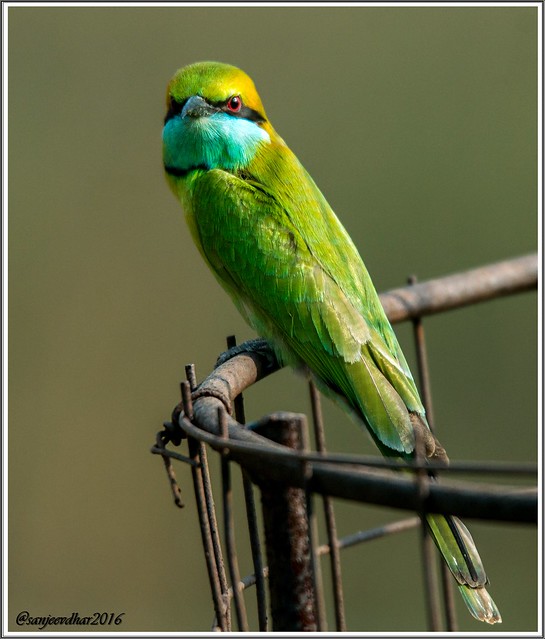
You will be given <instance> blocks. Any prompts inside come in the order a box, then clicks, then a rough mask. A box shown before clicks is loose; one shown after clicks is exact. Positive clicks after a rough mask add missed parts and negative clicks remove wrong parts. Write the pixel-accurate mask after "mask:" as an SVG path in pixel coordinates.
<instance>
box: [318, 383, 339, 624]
mask: <svg viewBox="0 0 545 639" xmlns="http://www.w3.org/2000/svg"><path fill="white" fill-rule="evenodd" d="M309 391H310V404H311V409H312V423H313V425H314V437H315V439H316V450H317V451H318V452H319V453H322V454H325V453H326V446H325V429H324V420H323V415H322V406H321V402H320V394H319V392H318V389H317V388H316V384H315V383H314V382H313V381H312V380H311V381H310V382H309ZM322 500H323V506H324V515H325V525H326V531H327V540H328V542H329V548H330V549H331V551H330V553H329V554H330V567H331V580H332V589H333V604H334V607H335V627H336V630H337V631H338V632H345V631H346V616H345V612H344V593H343V582H342V574H341V553H340V550H339V540H338V538H337V524H336V521H335V511H334V508H333V500H332V499H331V497H330V496H329V495H322Z"/></svg>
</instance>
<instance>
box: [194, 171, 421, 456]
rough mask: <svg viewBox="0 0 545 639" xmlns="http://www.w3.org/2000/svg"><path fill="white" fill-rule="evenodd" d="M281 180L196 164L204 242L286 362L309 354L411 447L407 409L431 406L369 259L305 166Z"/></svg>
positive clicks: (329, 379) (370, 421)
mask: <svg viewBox="0 0 545 639" xmlns="http://www.w3.org/2000/svg"><path fill="white" fill-rule="evenodd" d="M295 168H297V169H299V170H300V171H303V172H304V169H302V167H300V165H298V167H295ZM302 180H303V181H304V188H303V189H301V182H302ZM282 183H283V184H284V186H285V188H284V190H283V191H282V190H280V191H278V190H277V189H275V192H274V195H273V194H272V193H271V192H270V191H269V190H268V189H267V188H266V187H265V186H263V182H259V183H258V182H254V181H252V180H248V179H244V180H242V179H240V178H238V177H235V176H233V175H232V174H230V173H226V172H224V171H220V170H212V171H207V172H204V171H203V172H198V175H196V176H195V178H194V180H193V184H192V196H193V197H192V202H193V214H194V220H195V223H196V227H197V231H198V236H199V240H200V244H201V246H200V248H201V251H202V252H203V254H204V256H205V258H206V259H207V260H208V262H209V264H210V266H211V267H212V270H213V271H214V273H215V274H216V276H217V278H218V279H219V281H220V283H221V284H222V285H223V286H224V287H225V288H226V290H227V291H228V292H229V293H230V294H231V296H232V298H233V300H234V301H235V303H236V304H237V306H238V308H239V309H240V311H241V312H242V314H243V315H244V316H246V318H247V319H248V321H249V323H250V324H251V325H252V326H253V327H254V328H255V329H256V330H257V331H258V332H259V333H260V334H262V335H263V336H264V337H267V338H272V339H273V341H274V342H275V343H276V345H277V346H278V348H279V349H280V352H281V355H282V357H283V358H284V359H285V360H287V362H288V363H290V364H295V365H297V364H298V363H301V362H304V363H305V364H306V365H307V366H308V367H309V368H310V369H311V371H312V372H313V373H314V374H315V375H316V376H317V378H318V379H319V380H320V382H321V383H322V385H325V386H327V388H329V389H331V390H332V391H333V392H334V393H337V394H340V395H341V396H342V397H343V398H344V399H345V400H346V401H347V402H348V404H349V406H350V407H351V408H352V409H353V410H354V411H355V412H356V413H357V414H358V415H359V416H360V417H361V418H362V419H363V421H364V422H365V423H366V424H367V425H368V426H369V427H370V429H371V433H372V434H373V435H374V437H375V439H376V440H377V443H379V445H380V444H382V445H384V446H386V447H387V448H388V449H390V450H393V451H397V452H399V453H401V454H410V453H411V452H412V451H413V449H414V433H413V426H412V423H411V419H410V416H409V411H411V412H415V413H418V414H420V415H422V416H423V415H424V409H423V407H422V404H421V401H420V399H419V396H418V392H417V390H416V387H415V384H414V381H413V379H412V377H411V374H410V372H409V369H408V366H407V363H406V361H405V358H404V357H403V354H402V352H401V349H400V347H399V344H398V342H397V339H396V337H395V334H394V333H393V330H392V329H391V327H390V324H389V322H388V320H387V318H386V316H385V315H384V311H383V310H382V307H381V305H380V302H379V300H378V296H377V294H376V292H375V290H374V288H373V285H372V282H371V280H370V278H369V275H368V274H367V271H366V270H365V267H364V265H363V262H362V261H361V258H360V256H359V254H358V252H357V250H356V248H355V247H354V245H353V243H352V241H351V240H350V238H349V236H348V234H347V233H346V231H345V230H344V228H343V227H342V225H341V224H340V222H339V221H338V219H337V218H336V217H335V215H334V213H333V212H332V211H331V209H330V208H329V206H328V205H327V202H326V201H325V199H324V198H323V196H322V195H321V193H320V192H319V190H318V189H317V187H316V186H315V185H314V183H313V182H312V180H311V178H310V177H309V176H308V175H307V174H306V172H304V173H303V174H301V173H299V175H298V179H297V180H296V184H297V186H298V189H297V191H296V190H295V189H291V191H290V188H289V187H290V181H289V179H286V180H283V181H282ZM424 419H425V418H424ZM382 448H383V447H382V446H381V449H382ZM383 452H384V451H383Z"/></svg>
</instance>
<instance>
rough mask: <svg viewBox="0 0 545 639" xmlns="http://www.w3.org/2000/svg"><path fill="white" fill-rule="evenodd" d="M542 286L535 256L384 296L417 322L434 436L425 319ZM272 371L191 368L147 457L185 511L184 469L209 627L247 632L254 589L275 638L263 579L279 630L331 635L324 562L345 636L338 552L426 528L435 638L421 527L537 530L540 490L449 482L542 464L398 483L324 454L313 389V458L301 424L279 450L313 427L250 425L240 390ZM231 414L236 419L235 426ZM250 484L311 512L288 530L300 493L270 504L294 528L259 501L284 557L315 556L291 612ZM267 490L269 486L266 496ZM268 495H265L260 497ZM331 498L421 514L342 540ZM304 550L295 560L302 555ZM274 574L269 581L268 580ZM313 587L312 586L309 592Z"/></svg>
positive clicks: (448, 620) (395, 312) (249, 354)
mask: <svg viewBox="0 0 545 639" xmlns="http://www.w3.org/2000/svg"><path fill="white" fill-rule="evenodd" d="M536 286H537V256H535V255H529V256H525V257H522V258H517V259H513V260H507V261H504V262H500V263H497V264H493V265H489V266H485V267H481V268H478V269H473V270H471V271H467V272H465V273H460V274H456V275H452V276H449V277H445V278H440V279H436V280H430V281H428V282H423V283H417V282H416V278H415V277H411V278H409V286H407V287H404V288H402V289H396V290H394V291H389V292H387V293H384V294H382V295H381V296H380V297H381V301H382V303H383V306H384V308H385V310H386V313H387V315H388V317H389V319H390V321H391V322H393V323H394V322H400V321H404V320H410V321H411V322H412V324H413V331H414V339H415V346H416V354H417V365H418V375H419V382H420V390H421V393H422V398H423V402H424V405H425V407H426V412H427V416H428V421H429V422H430V426H431V427H432V428H433V409H432V396H431V384H430V374H429V369H428V364H427V355H426V343H425V335H424V328H423V324H422V319H421V318H422V317H423V316H425V315H429V314H432V313H439V312H444V311H446V310H449V309H452V308H459V307H462V306H466V305H468V304H475V303H477V302H481V301H485V300H489V299H493V298H497V297H501V296H505V295H512V294H515V293H519V292H523V291H527V290H532V289H535V288H536ZM234 346H235V341H234V338H233V337H230V338H228V348H232V347H234ZM243 346H244V345H243ZM273 359H274V358H273ZM277 368H278V366H277V364H276V363H275V362H274V361H272V360H271V358H270V357H267V356H264V355H263V353H260V352H259V351H252V350H249V351H244V349H243V348H242V350H241V352H240V354H238V355H236V356H235V357H233V358H232V359H229V360H228V361H227V362H225V363H224V364H222V365H221V366H219V367H218V368H216V370H215V371H214V372H213V373H212V374H211V375H209V376H208V377H207V378H206V380H204V382H202V383H201V384H200V385H199V386H198V387H197V384H196V375H195V370H194V367H193V366H188V367H186V377H187V381H186V382H183V383H182V402H181V403H180V405H179V406H178V407H177V409H175V411H174V413H173V421H172V423H165V429H164V430H163V431H162V432H161V433H159V434H158V436H157V440H156V444H155V445H154V446H153V447H152V452H153V453H155V454H159V455H161V457H162V459H163V461H164V464H165V469H166V471H167V477H168V480H169V484H170V487H171V490H172V493H173V497H174V499H175V503H176V504H177V505H178V506H180V505H182V502H181V493H180V490H179V488H178V485H177V483H176V479H175V476H174V470H173V468H172V466H171V460H177V461H182V462H185V463H188V464H190V466H191V472H192V477H193V485H194V492H195V499H196V504H197V511H198V516H199V523H200V530H201V535H202V541H203V549H204V554H205V558H206V563H207V570H208V575H209V581H210V587H211V594H212V600H213V604H214V612H215V619H214V622H213V624H212V628H213V629H214V630H219V631H230V630H232V621H231V603H232V602H234V608H235V616H236V619H237V625H238V630H239V631H248V629H249V628H248V620H247V613H246V604H245V600H244V592H245V590H247V589H248V588H250V587H252V586H256V606H257V614H258V626H259V630H260V631H267V630H269V621H268V619H267V592H266V588H265V579H266V578H267V577H269V576H270V579H271V580H272V581H271V584H270V585H271V597H272V600H273V601H272V602H271V605H272V612H273V619H272V622H273V630H292V631H294V630H326V621H325V614H324V606H323V594H322V588H323V587H322V579H321V569H320V560H319V557H321V556H324V555H329V557H330V570H331V581H332V595H333V602H334V610H335V629H336V630H337V631H345V630H346V621H345V618H346V616H345V611H344V597H343V590H342V575H341V559H340V552H341V550H342V549H343V548H348V547H350V546H353V545H355V544H358V543H362V542H368V541H371V540H373V539H377V538H380V537H382V536H385V535H391V534H395V533H399V532H403V531H404V530H408V529H411V528H414V527H415V526H420V527H421V530H422V554H423V561H422V563H423V569H424V583H425V588H426V592H427V612H428V626H429V629H430V630H440V629H441V602H440V600H439V598H438V597H437V592H438V588H437V581H438V580H437V574H436V572H435V561H434V560H435V555H434V550H433V548H432V547H431V545H430V538H429V535H427V532H426V527H425V525H424V524H423V515H424V513H426V512H430V511H437V510H441V512H450V513H452V514H457V515H460V516H470V517H476V518H481V519H489V520H496V521H511V522H519V523H520V522H530V523H535V522H536V521H537V489H535V488H520V487H511V488H509V487H506V486H501V488H498V487H496V486H494V485H489V484H488V485H483V484H474V483H469V482H459V481H451V480H450V481H445V480H444V477H445V475H455V474H456V473H460V472H465V473H467V472H470V473H472V474H479V475H483V476H486V475H498V476H502V477H506V476H515V477H519V476H529V477H534V476H536V475H537V468H536V465H535V464H521V463H497V462H487V463H484V462H452V463H451V465H450V466H449V467H447V468H445V467H442V466H437V467H434V466H433V465H432V464H424V463H423V462H422V460H421V459H420V458H419V456H418V455H417V457H416V460H415V462H414V463H413V464H410V465H409V468H410V469H412V470H413V472H414V478H413V479H411V478H410V477H408V476H407V475H406V474H403V476H400V474H396V475H392V474H391V470H389V469H392V468H399V467H403V468H407V465H406V464H399V463H396V462H392V461H389V460H385V459H382V458H376V457H370V456H362V455H341V454H335V453H328V452H327V450H326V445H325V434H324V427H323V419H322V414H321V407H320V399H319V394H318V392H317V391H316V388H315V387H314V385H313V384H312V383H311V384H310V388H309V391H310V400H311V408H312V423H313V427H314V439H315V443H316V452H312V451H310V450H308V441H307V440H308V436H307V435H306V434H305V430H304V427H302V426H297V427H296V428H299V429H300V431H299V432H300V435H298V436H297V437H296V438H295V440H293V441H296V442H299V443H297V444H294V446H295V447H294V448H288V447H286V446H285V445H280V444H277V443H274V442H273V441H271V439H268V438H266V437H263V436H262V435H261V434H259V433H263V432H265V433H267V432H268V434H269V435H270V433H271V432H274V433H275V435H274V438H275V439H276V441H283V439H282V437H283V435H282V433H281V429H280V431H279V429H278V425H279V424H280V425H281V424H284V425H285V426H286V425H287V427H288V428H291V429H292V428H293V427H294V426H293V425H296V424H300V425H304V424H305V423H306V420H305V418H304V416H302V415H295V414H291V413H279V414H274V415H268V416H266V417H264V418H262V419H261V420H259V421H258V422H255V423H252V424H250V425H248V426H245V425H244V424H245V416H244V403H243V397H242V392H243V391H244V390H245V389H246V388H248V387H249V386H251V385H252V384H254V383H256V382H257V381H259V380H260V379H262V378H263V377H265V376H267V375H269V374H271V373H272V372H274V371H275V370H277ZM233 406H234V414H235V418H233V417H232V411H233V408H232V407H233ZM269 424H273V426H274V428H273V430H272V431H270V430H268V428H269ZM286 436H287V439H286V440H285V442H289V441H290V440H291V439H292V436H291V435H286ZM182 437H187V438H188V444H189V457H186V456H184V455H180V454H179V453H177V452H175V451H172V450H170V449H168V448H166V446H165V445H166V443H168V441H169V440H170V441H171V442H173V443H174V444H176V445H177V444H179V443H180V440H181V438H182ZM277 438H278V439H277ZM205 444H208V445H209V446H210V447H211V448H212V449H213V450H215V451H217V452H218V453H219V454H220V455H221V478H222V486H221V490H222V504H223V515H224V545H225V549H226V555H227V565H228V571H229V576H230V580H231V586H230V587H229V585H228V582H227V576H226V572H225V568H224V559H223V554H222V545H221V540H220V535H219V531H218V527H217V521H216V511H215V504H214V498H213V494H212V484H211V480H210V474H209V471H208V463H207V459H206V447H205ZM289 445H292V444H289ZM417 447H418V446H417ZM231 462H235V463H236V464H237V465H239V466H240V468H241V472H242V481H243V487H244V496H245V504H246V514H247V525H248V531H249V535H250V546H251V550H252V559H253V564H254V574H253V575H248V576H246V577H243V578H241V576H240V571H239V568H238V559H237V549H236V543H235V521H234V513H233V507H232V489H231ZM430 469H431V470H433V469H436V470H440V471H441V475H442V481H441V483H440V484H438V483H435V482H434V483H433V484H431V483H429V475H428V471H429V470H430ZM271 482H272V483H271ZM254 483H255V484H257V485H258V486H259V487H260V490H261V491H268V494H269V498H268V499H269V500H270V499H271V495H272V499H273V502H274V500H276V496H277V495H278V493H281V492H282V490H283V489H282V488H281V487H282V486H289V487H291V488H290V490H297V489H302V490H303V493H302V495H303V501H302V502H300V503H301V504H302V507H303V511H305V510H306V514H304V513H303V515H301V516H303V519H300V517H299V515H297V516H296V517H295V520H293V519H292V515H290V514H289V513H290V512H291V513H292V514H293V513H294V512H295V511H298V509H299V510H300V508H299V506H297V502H296V501H295V502H294V501H293V500H294V494H295V493H293V492H290V493H289V494H288V495H289V496H287V497H284V499H287V501H286V502H285V505H282V502H281V501H280V502H278V503H277V504H276V505H274V504H272V508H273V511H272V512H275V509H278V508H280V510H276V512H282V509H283V508H288V509H291V510H287V511H286V513H287V514H286V516H285V517H283V518H287V519H289V520H291V522H292V523H290V522H289V521H288V522H283V521H281V522H279V521H275V519H274V517H273V518H272V519H271V514H268V515H267V513H266V512H265V501H266V500H265V497H264V496H263V499H264V500H265V501H264V505H263V516H264V517H265V518H266V517H269V524H267V523H266V521H265V528H267V525H269V527H271V526H272V527H274V526H280V527H283V528H282V529H283V530H284V532H285V533H286V535H287V537H286V539H287V542H285V543H287V544H288V547H289V545H290V544H291V545H292V546H293V547H294V548H297V545H298V544H299V546H300V548H303V547H305V548H308V550H307V551H305V552H303V555H305V553H306V554H307V555H308V556H307V557H306V562H307V563H306V564H305V566H306V567H304V566H302V567H301V569H302V570H303V572H302V573H301V579H303V580H304V583H305V584H306V585H305V587H304V588H301V587H300V586H301V584H302V583H303V582H300V584H299V586H297V585H295V586H294V588H295V590H294V591H291V592H289V593H288V595H289V603H288V604H286V603H285V600H283V601H284V603H282V601H280V600H279V597H281V595H282V588H283V585H284V584H281V585H280V586H278V585H277V586H276V590H275V589H274V586H273V582H274V583H278V580H279V573H278V570H279V569H280V570H284V571H286V566H284V567H283V568H282V567H281V566H280V567H279V566H277V565H276V564H277V563H278V562H277V555H282V554H283V553H285V552H286V550H285V548H282V547H281V546H280V547H278V548H274V547H273V548H271V547H270V546H274V545H275V544H276V543H277V542H276V537H277V535H276V534H275V535H272V540H271V535H269V538H268V539H267V547H266V549H267V556H268V558H269V566H265V565H264V561H263V552H262V550H261V541H260V535H259V526H258V515H257V509H256V505H255V499H254V490H255V489H254V485H253V484H254ZM267 486H268V488H266V487H267ZM314 493H320V494H321V496H322V503H323V511H324V518H325V528H326V534H327V544H322V545H320V544H319V541H318V537H317V534H316V513H315V508H314V499H313V495H314ZM262 494H263V495H264V493H262ZM333 497H343V498H345V499H351V500H355V501H359V502H367V503H373V504H383V505H389V506H391V507H396V508H402V509H405V510H412V511H413V512H415V513H417V514H418V515H419V516H417V517H414V516H413V517H409V518H406V519H402V520H400V521H397V522H392V523H390V524H386V525H384V526H380V527H378V528H375V529H371V530H366V531H359V532H357V533H354V534H351V535H348V536H346V537H343V538H341V539H339V538H338V537H337V531H336V523H335V515H334V509H333V500H332V498H333ZM295 499H297V498H295ZM294 504H295V510H294ZM296 514H297V513H296ZM298 517H299V518H298ZM305 521H306V522H307V523H305ZM301 530H303V531H304V532H301ZM276 532H277V531H276V530H275V533H276ZM279 536H280V537H281V536H282V535H279ZM301 536H303V537H304V539H303V538H301ZM281 543H284V542H281ZM301 543H302V544H303V546H301ZM297 552H298V553H299V555H300V551H297ZM297 552H296V554H297ZM275 553H276V554H275ZM441 566H442V573H441V582H442V585H443V598H442V604H443V613H444V619H445V629H446V630H448V631H455V630H457V621H456V617H455V612H454V603H453V596H452V579H450V575H449V574H448V571H445V569H444V563H442V564H441ZM271 571H273V573H274V574H272V575H270V572H271ZM288 572H289V570H288ZM280 577H282V573H280ZM309 577H310V579H311V582H308V578H309ZM305 580H306V581H305ZM296 583H297V582H296ZM309 583H311V585H309ZM296 591H297V592H296ZM310 592H312V596H311V599H310V600H309V596H310V595H309V593H310ZM309 601H310V603H309ZM279 602H280V603H279ZM282 606H284V609H282ZM309 606H310V608H309ZM287 608H290V610H287Z"/></svg>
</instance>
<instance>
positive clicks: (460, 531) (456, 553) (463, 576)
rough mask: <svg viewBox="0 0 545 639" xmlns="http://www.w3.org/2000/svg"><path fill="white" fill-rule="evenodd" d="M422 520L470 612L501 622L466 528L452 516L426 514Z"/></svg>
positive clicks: (485, 619)
mask: <svg viewBox="0 0 545 639" xmlns="http://www.w3.org/2000/svg"><path fill="white" fill-rule="evenodd" d="M426 521H427V524H428V527H429V529H430V532H431V535H432V537H433V540H434V541H435V544H436V545H437V547H438V549H439V551H440V553H441V554H442V556H443V558H444V560H445V562H446V563H447V566H448V568H449V570H450V571H451V573H452V574H453V575H454V577H455V579H456V581H457V582H458V588H459V590H460V593H461V595H462V597H463V599H464V602H465V604H466V605H467V607H468V609H469V611H470V612H471V614H472V615H473V616H474V617H475V618H476V619H479V620H480V621H485V622H486V623H490V624H493V623H501V615H500V612H499V610H498V608H497V606H496V604H495V603H494V600H493V599H492V597H491V596H490V595H489V594H488V592H487V590H486V588H485V586H486V584H487V583H488V579H487V577H486V573H485V570H484V567H483V563H482V561H481V558H480V557H479V553H478V552H477V548H476V546H475V542H474V541H473V538H472V537H471V534H470V533H469V530H468V529H467V528H466V527H465V526H464V524H463V523H462V522H461V521H460V520H459V519H458V518H457V517H453V516H444V515H427V516H426Z"/></svg>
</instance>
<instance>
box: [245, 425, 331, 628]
mask: <svg viewBox="0 0 545 639" xmlns="http://www.w3.org/2000/svg"><path fill="white" fill-rule="evenodd" d="M303 418H304V416H303V415H295V414H294V413H275V414H273V415H269V417H268V418H267V420H263V422H262V423H261V424H260V430H261V431H262V432H263V433H264V434H265V435H266V436H267V437H270V438H271V439H274V440H275V441H277V442H281V443H282V444H283V445H285V446H287V447H290V448H296V449H297V448H300V447H301V420H302V419H303ZM303 472H304V471H303ZM251 475H252V479H253V480H254V481H255V482H256V483H257V484H258V486H259V488H260V490H261V503H262V511H263V523H264V528H265V539H266V544H265V547H266V549H267V561H268V566H269V592H270V601H271V615H272V626H273V628H272V629H273V632H316V631H317V630H318V628H319V618H318V610H317V595H316V590H315V584H314V577H313V570H312V568H313V566H312V550H311V542H310V538H309V535H310V533H311V531H310V525H309V520H308V512H307V504H306V501H307V500H306V496H305V490H304V488H303V487H294V486H290V485H286V484H285V483H283V482H278V481H275V480H274V479H271V478H267V477H263V476H262V475H260V473H259V472H255V473H254V472H251Z"/></svg>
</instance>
